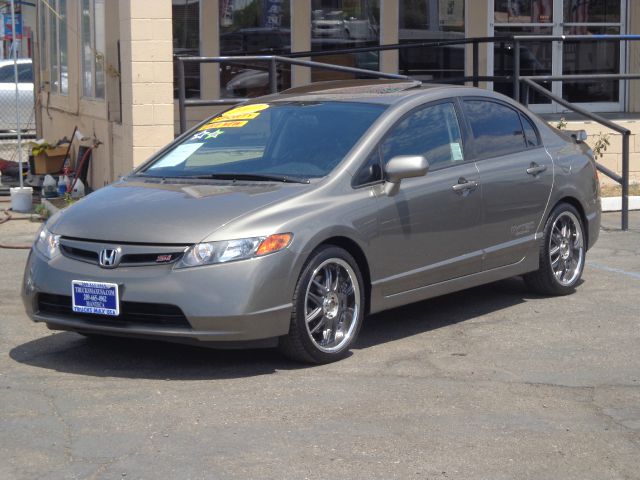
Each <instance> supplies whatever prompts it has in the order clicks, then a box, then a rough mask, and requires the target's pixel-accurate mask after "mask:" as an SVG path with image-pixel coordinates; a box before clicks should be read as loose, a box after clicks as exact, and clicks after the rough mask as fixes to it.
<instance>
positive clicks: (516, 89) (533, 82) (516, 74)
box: [512, 35, 640, 231]
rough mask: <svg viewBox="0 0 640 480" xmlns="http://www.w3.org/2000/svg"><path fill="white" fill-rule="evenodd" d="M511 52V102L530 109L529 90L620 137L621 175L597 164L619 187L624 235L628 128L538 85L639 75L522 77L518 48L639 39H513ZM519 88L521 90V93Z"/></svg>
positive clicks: (638, 37) (638, 76)
mask: <svg viewBox="0 0 640 480" xmlns="http://www.w3.org/2000/svg"><path fill="white" fill-rule="evenodd" d="M512 40H513V48H514V52H513V53H514V58H513V79H512V80H513V98H514V99H515V100H517V101H519V102H520V103H523V104H524V105H525V106H528V105H529V89H533V90H535V91H536V92H537V93H539V94H541V95H543V96H544V97H546V98H548V99H549V100H551V101H553V102H556V103H558V104H559V105H562V106H563V107H565V108H566V109H568V110H571V111H573V112H575V113H577V114H579V115H582V116H584V117H586V118H589V119H590V120H593V121H594V122H596V123H599V124H600V125H602V126H604V127H606V128H609V129H611V130H613V131H614V132H617V133H619V134H620V135H621V139H622V175H618V174H617V173H616V172H614V171H612V170H610V169H609V168H607V167H605V166H604V165H602V164H600V163H598V162H596V167H597V168H598V171H599V172H601V173H603V174H604V175H606V176H607V177H609V178H610V179H612V180H613V181H614V182H616V183H618V184H619V185H620V187H621V190H622V191H621V197H622V208H621V212H620V217H621V218H620V227H621V229H622V230H624V231H626V230H628V229H629V161H630V152H629V142H630V136H631V131H630V130H629V129H627V128H624V127H621V126H620V125H618V124H616V123H614V122H612V121H611V120H608V119H606V118H604V117H602V116H601V115H598V114H596V113H593V112H590V111H588V110H586V109H585V108H582V107H580V106H578V105H575V104H573V103H571V102H569V101H567V100H565V99H564V98H561V97H559V96H558V95H555V94H554V93H552V92H550V91H549V90H548V89H546V88H544V87H542V86H541V85H539V84H538V83H537V82H555V81H560V82H568V81H572V82H582V81H589V80H622V81H629V80H638V79H640V74H636V73H614V74H606V73H598V74H581V75H529V76H524V77H523V76H521V75H520V70H521V62H520V45H521V43H523V42H541V41H548V42H559V43H563V42H598V41H606V40H609V41H618V42H629V41H638V40H640V35H515V36H513V38H512ZM521 85H522V86H523V87H524V89H522V90H521V88H520V87H521Z"/></svg>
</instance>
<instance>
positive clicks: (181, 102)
mask: <svg viewBox="0 0 640 480" xmlns="http://www.w3.org/2000/svg"><path fill="white" fill-rule="evenodd" d="M177 60H178V112H179V115H180V133H184V132H185V131H186V130H187V105H186V96H187V95H186V92H185V90H186V84H185V80H184V59H183V58H181V57H177Z"/></svg>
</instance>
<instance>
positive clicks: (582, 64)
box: [560, 0, 626, 112]
mask: <svg viewBox="0 0 640 480" xmlns="http://www.w3.org/2000/svg"><path fill="white" fill-rule="evenodd" d="M625 4H626V2H625V1H621V0H564V2H563V23H562V25H561V28H562V34H563V35H593V36H595V35H603V34H607V35H619V34H621V33H624V31H625V28H624V19H625V13H626V12H625V7H626V5H625ZM624 47H625V44H624V43H621V42H618V41H611V40H609V41H607V40H598V41H590V42H581V43H578V42H564V45H563V46H562V47H560V48H561V50H562V51H561V52H560V53H561V55H562V62H561V68H562V74H563V75H579V74H587V73H603V74H607V73H620V72H623V71H624V69H623V68H621V67H622V66H623V65H624V63H625V62H624V60H625V48H624ZM562 97H563V98H565V99H566V100H568V101H570V102H574V103H579V104H582V105H583V106H586V107H587V108H589V109H590V110H596V111H605V112H607V111H620V110H622V107H623V106H624V102H623V100H624V98H623V97H624V82H622V81H621V80H597V81H589V82H564V83H563V85H562Z"/></svg>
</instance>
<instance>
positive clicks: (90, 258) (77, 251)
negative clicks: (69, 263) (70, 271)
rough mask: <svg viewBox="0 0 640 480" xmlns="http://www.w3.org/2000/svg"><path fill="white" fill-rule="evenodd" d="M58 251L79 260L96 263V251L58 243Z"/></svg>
mask: <svg viewBox="0 0 640 480" xmlns="http://www.w3.org/2000/svg"><path fill="white" fill-rule="evenodd" d="M60 251H61V252H62V254H63V255H65V256H67V257H69V258H73V259H75V260H80V261H81V262H89V263H95V264H97V263H98V252H92V251H91V250H84V249H82V248H75V247H71V246H69V245H60Z"/></svg>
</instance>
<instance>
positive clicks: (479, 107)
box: [464, 99, 525, 158]
mask: <svg viewBox="0 0 640 480" xmlns="http://www.w3.org/2000/svg"><path fill="white" fill-rule="evenodd" d="M464 110H465V114H466V116H467V119H468V120H469V125H470V126H471V131H472V133H473V137H474V148H475V153H476V155H477V156H478V157H479V158H485V157H497V156H500V155H506V154H508V153H514V152H519V151H521V150H524V149H525V142H524V133H523V131H522V124H521V123H520V116H519V114H518V112H517V111H516V110H514V109H513V108H511V107H508V106H506V105H504V104H502V103H498V102H493V101H488V100H476V99H473V100H465V101H464Z"/></svg>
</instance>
